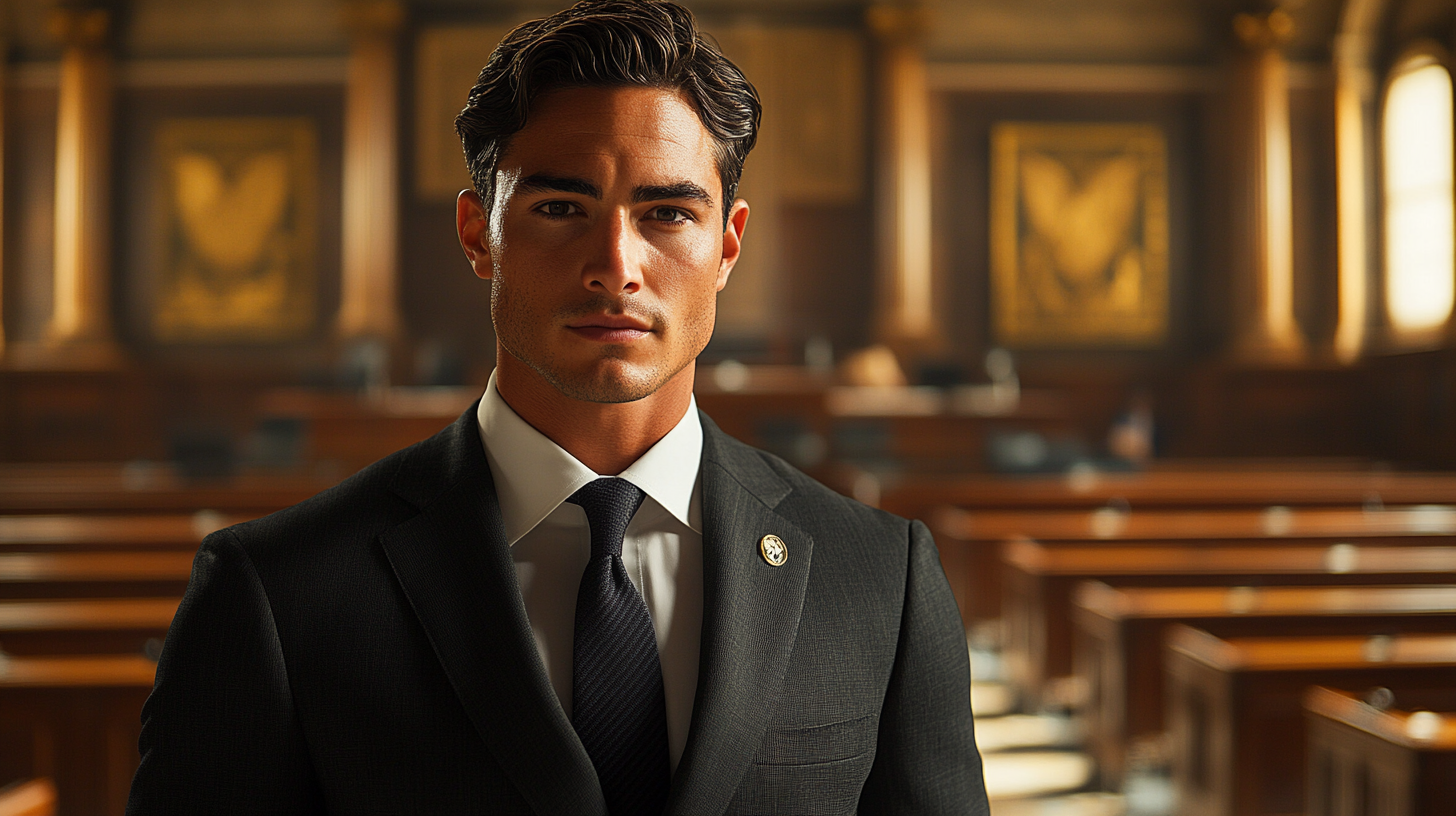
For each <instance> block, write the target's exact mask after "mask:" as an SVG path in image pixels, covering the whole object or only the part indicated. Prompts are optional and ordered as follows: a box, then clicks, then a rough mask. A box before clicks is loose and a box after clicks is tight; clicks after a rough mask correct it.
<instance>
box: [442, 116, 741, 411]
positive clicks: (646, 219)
mask: <svg viewBox="0 0 1456 816" xmlns="http://www.w3.org/2000/svg"><path fill="white" fill-rule="evenodd" d="M486 204H488V205H489V206H488V216H487V213H486V208H485V207H484V206H483V205H482V202H480V200H479V199H478V198H477V197H476V196H475V194H474V193H471V192H468V191H467V192H466V193H462V194H461V199H460V206H459V213H458V221H459V224H458V226H459V230H460V238H461V243H462V244H463V245H464V247H465V251H466V255H467V256H468V257H469V258H470V260H471V264H472V266H473V267H474V269H475V273H476V274H477V275H479V276H480V277H482V278H489V279H490V280H491V318H492V320H493V321H494V323H495V331H496V338H497V341H498V342H499V343H500V346H501V347H502V348H503V349H504V350H505V351H506V352H507V353H508V354H509V355H510V356H511V357H513V358H514V359H515V360H518V361H520V362H521V363H523V364H524V365H525V366H527V367H529V368H530V369H533V370H534V371H535V372H536V373H537V374H539V375H540V376H541V377H543V378H544V379H545V380H546V381H547V382H549V383H550V384H551V385H553V386H555V387H556V389H557V390H559V391H560V392H561V393H563V394H564V395H566V396H568V397H570V398H573V399H578V400H586V401H590V402H630V401H633V400H639V399H642V398H644V397H647V396H648V395H650V394H652V393H654V392H656V391H657V390H658V389H659V388H661V387H662V386H663V385H664V384H665V383H666V382H667V381H668V380H670V379H672V378H673V377H674V376H675V375H677V374H679V373H680V372H682V371H684V369H686V368H687V367H688V366H689V365H691V364H692V362H693V360H694V359H695V358H696V357H697V356H698V353H699V352H700V351H702V349H703V346H705V345H706V344H707V342H708V338H709V336H710V335H711V334H712V332H713V320H714V316H715V313H716V305H717V293H718V292H719V291H720V290H721V289H722V288H723V286H724V284H726V283H727V282H728V273H729V272H730V271H731V270H732V268H733V263H734V262H735V261H736V260H737V258H738V250H739V239H740V237H741V235H742V232H743V227H744V224H745V223H746V222H747V218H748V208H747V205H746V204H744V203H743V202H742V201H739V202H736V203H735V204H734V205H733V207H732V209H731V210H730V212H729V224H728V228H727V229H726V230H724V229H723V215H722V213H723V210H722V207H723V206H724V205H723V203H722V190H721V185H720V181H719V178H718V169H717V165H716V163H715V162H714V158H713V141H712V137H711V136H710V134H709V133H708V131H707V130H706V129H705V128H704V127H703V125H702V123H701V122H700V121H699V120H698V117H697V114H696V113H695V112H694V110H693V108H692V106H691V104H690V103H689V102H688V100H687V98H686V97H685V96H684V95H682V94H681V93H679V92H676V91H666V90H660V89H655V88H640V87H626V88H568V89H560V90H555V91H551V92H549V93H547V94H545V95H543V96H542V97H540V98H539V99H538V100H537V101H536V102H535V104H534V106H533V107H532V109H531V115H530V118H529V121H528V123H527V125H526V127H525V128H524V129H523V130H521V131H520V132H519V133H517V134H516V135H515V136H514V137H513V138H512V139H511V141H510V144H509V146H508V147H507V149H506V151H505V154H504V155H503V156H502V157H501V160H500V163H499V167H498V169H497V171H496V194H495V201H493V202H487V203H486ZM508 362H510V361H504V360H503V363H508Z"/></svg>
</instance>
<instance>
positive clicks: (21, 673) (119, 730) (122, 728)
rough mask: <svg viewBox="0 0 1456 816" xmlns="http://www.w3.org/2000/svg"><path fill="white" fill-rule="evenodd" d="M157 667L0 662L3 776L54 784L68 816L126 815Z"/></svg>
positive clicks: (59, 660) (71, 660)
mask: <svg viewBox="0 0 1456 816" xmlns="http://www.w3.org/2000/svg"><path fill="white" fill-rule="evenodd" d="M155 675H156V664H155V663H153V662H152V661H151V660H148V659H147V658H145V657H142V656H140V655H135V656H132V655H73V656H64V657H54V656H52V657H9V658H7V659H6V660H5V661H4V662H3V663H0V776H3V777H4V778H7V779H13V778H17V777H35V776H44V777H49V778H51V779H53V780H54V781H55V786H56V791H57V793H56V806H57V812H58V813H59V814H61V816H97V814H104V815H105V816H121V814H123V813H124V812H125V809H126V797H127V792H128V791H129V790H130V788H131V778H132V775H133V774H135V773H136V767H137V763H138V762H139V761H140V757H139V755H138V753H137V738H138V737H139V736H140V735H141V709H142V704H143V703H144V702H146V699H147V695H148V694H150V693H151V690H152V680H153V678H154V677H155Z"/></svg>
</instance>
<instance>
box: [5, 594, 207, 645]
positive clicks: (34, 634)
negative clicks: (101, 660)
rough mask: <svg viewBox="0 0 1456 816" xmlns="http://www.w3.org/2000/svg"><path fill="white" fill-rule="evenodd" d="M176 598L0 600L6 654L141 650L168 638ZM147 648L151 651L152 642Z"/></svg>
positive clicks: (176, 603)
mask: <svg viewBox="0 0 1456 816" xmlns="http://www.w3.org/2000/svg"><path fill="white" fill-rule="evenodd" d="M179 602H180V599H179V598H99V599H84V600H45V601H38V600H24V601H0V651H3V653H4V654H7V655H24V656H30V655H57V654H132V653H135V654H141V653H143V652H144V651H146V650H147V649H148V648H149V646H148V642H149V641H157V642H160V641H161V639H162V638H165V637H166V636H167V628H168V627H169V626H171V625H172V617H173V615H175V614H176V612H177V605H178V603H179ZM150 648H152V649H153V650H155V644H153V645H152V646H151V647H150Z"/></svg>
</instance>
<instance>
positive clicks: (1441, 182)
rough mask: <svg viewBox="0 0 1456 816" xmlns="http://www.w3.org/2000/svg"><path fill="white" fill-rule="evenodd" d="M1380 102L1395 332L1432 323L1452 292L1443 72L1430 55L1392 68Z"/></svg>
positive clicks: (1455, 286) (1445, 310) (1454, 264)
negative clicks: (1384, 95)
mask: <svg viewBox="0 0 1456 816" xmlns="http://www.w3.org/2000/svg"><path fill="white" fill-rule="evenodd" d="M1396 70H1397V72H1396V77H1395V79H1394V80H1393V81H1392V82H1391V83H1390V91H1389V94H1388V95H1387V97H1386V101H1385V121H1384V132H1383V136H1384V150H1385V297H1386V308H1387V310H1388V311H1389V313H1390V320H1391V323H1392V324H1393V326H1394V328H1395V330H1396V331H1397V332H1401V333H1409V332H1412V331H1417V332H1419V331H1428V330H1431V329H1435V328H1439V327H1440V326H1441V325H1442V324H1443V323H1445V322H1446V319H1447V318H1448V317H1450V315H1451V306H1452V299H1453V295H1456V235H1453V232H1456V211H1453V206H1452V173H1451V163H1452V160H1451V157H1452V124H1451V74H1450V73H1449V72H1448V71H1447V70H1446V68H1445V67H1443V66H1441V65H1439V64H1437V63H1435V62H1434V61H1433V60H1432V59H1431V58H1430V57H1418V58H1416V59H1414V60H1411V61H1409V62H1407V63H1406V64H1405V65H1404V66H1402V67H1400V68H1397V69H1396Z"/></svg>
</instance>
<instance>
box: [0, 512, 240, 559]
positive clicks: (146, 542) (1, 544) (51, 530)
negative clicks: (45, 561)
mask: <svg viewBox="0 0 1456 816" xmlns="http://www.w3.org/2000/svg"><path fill="white" fill-rule="evenodd" d="M246 520H247V519H246V517H242V516H227V515H223V514H220V513H214V512H211V511H201V512H197V513H185V514H183V513H159V514H134V515H77V514H71V515H40V516H0V551H7V550H10V551H16V550H19V551H26V552H44V551H49V550H107V549H122V548H124V549H127V550H180V551H187V552H193V551H196V549H197V545H198V544H200V543H201V542H202V539H203V538H206V537H207V535H208V534H209V533H212V532H214V531H216V530H220V529H222V528H223V527H227V526H228V525H231V524H236V523H238V522H240V521H246Z"/></svg>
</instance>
